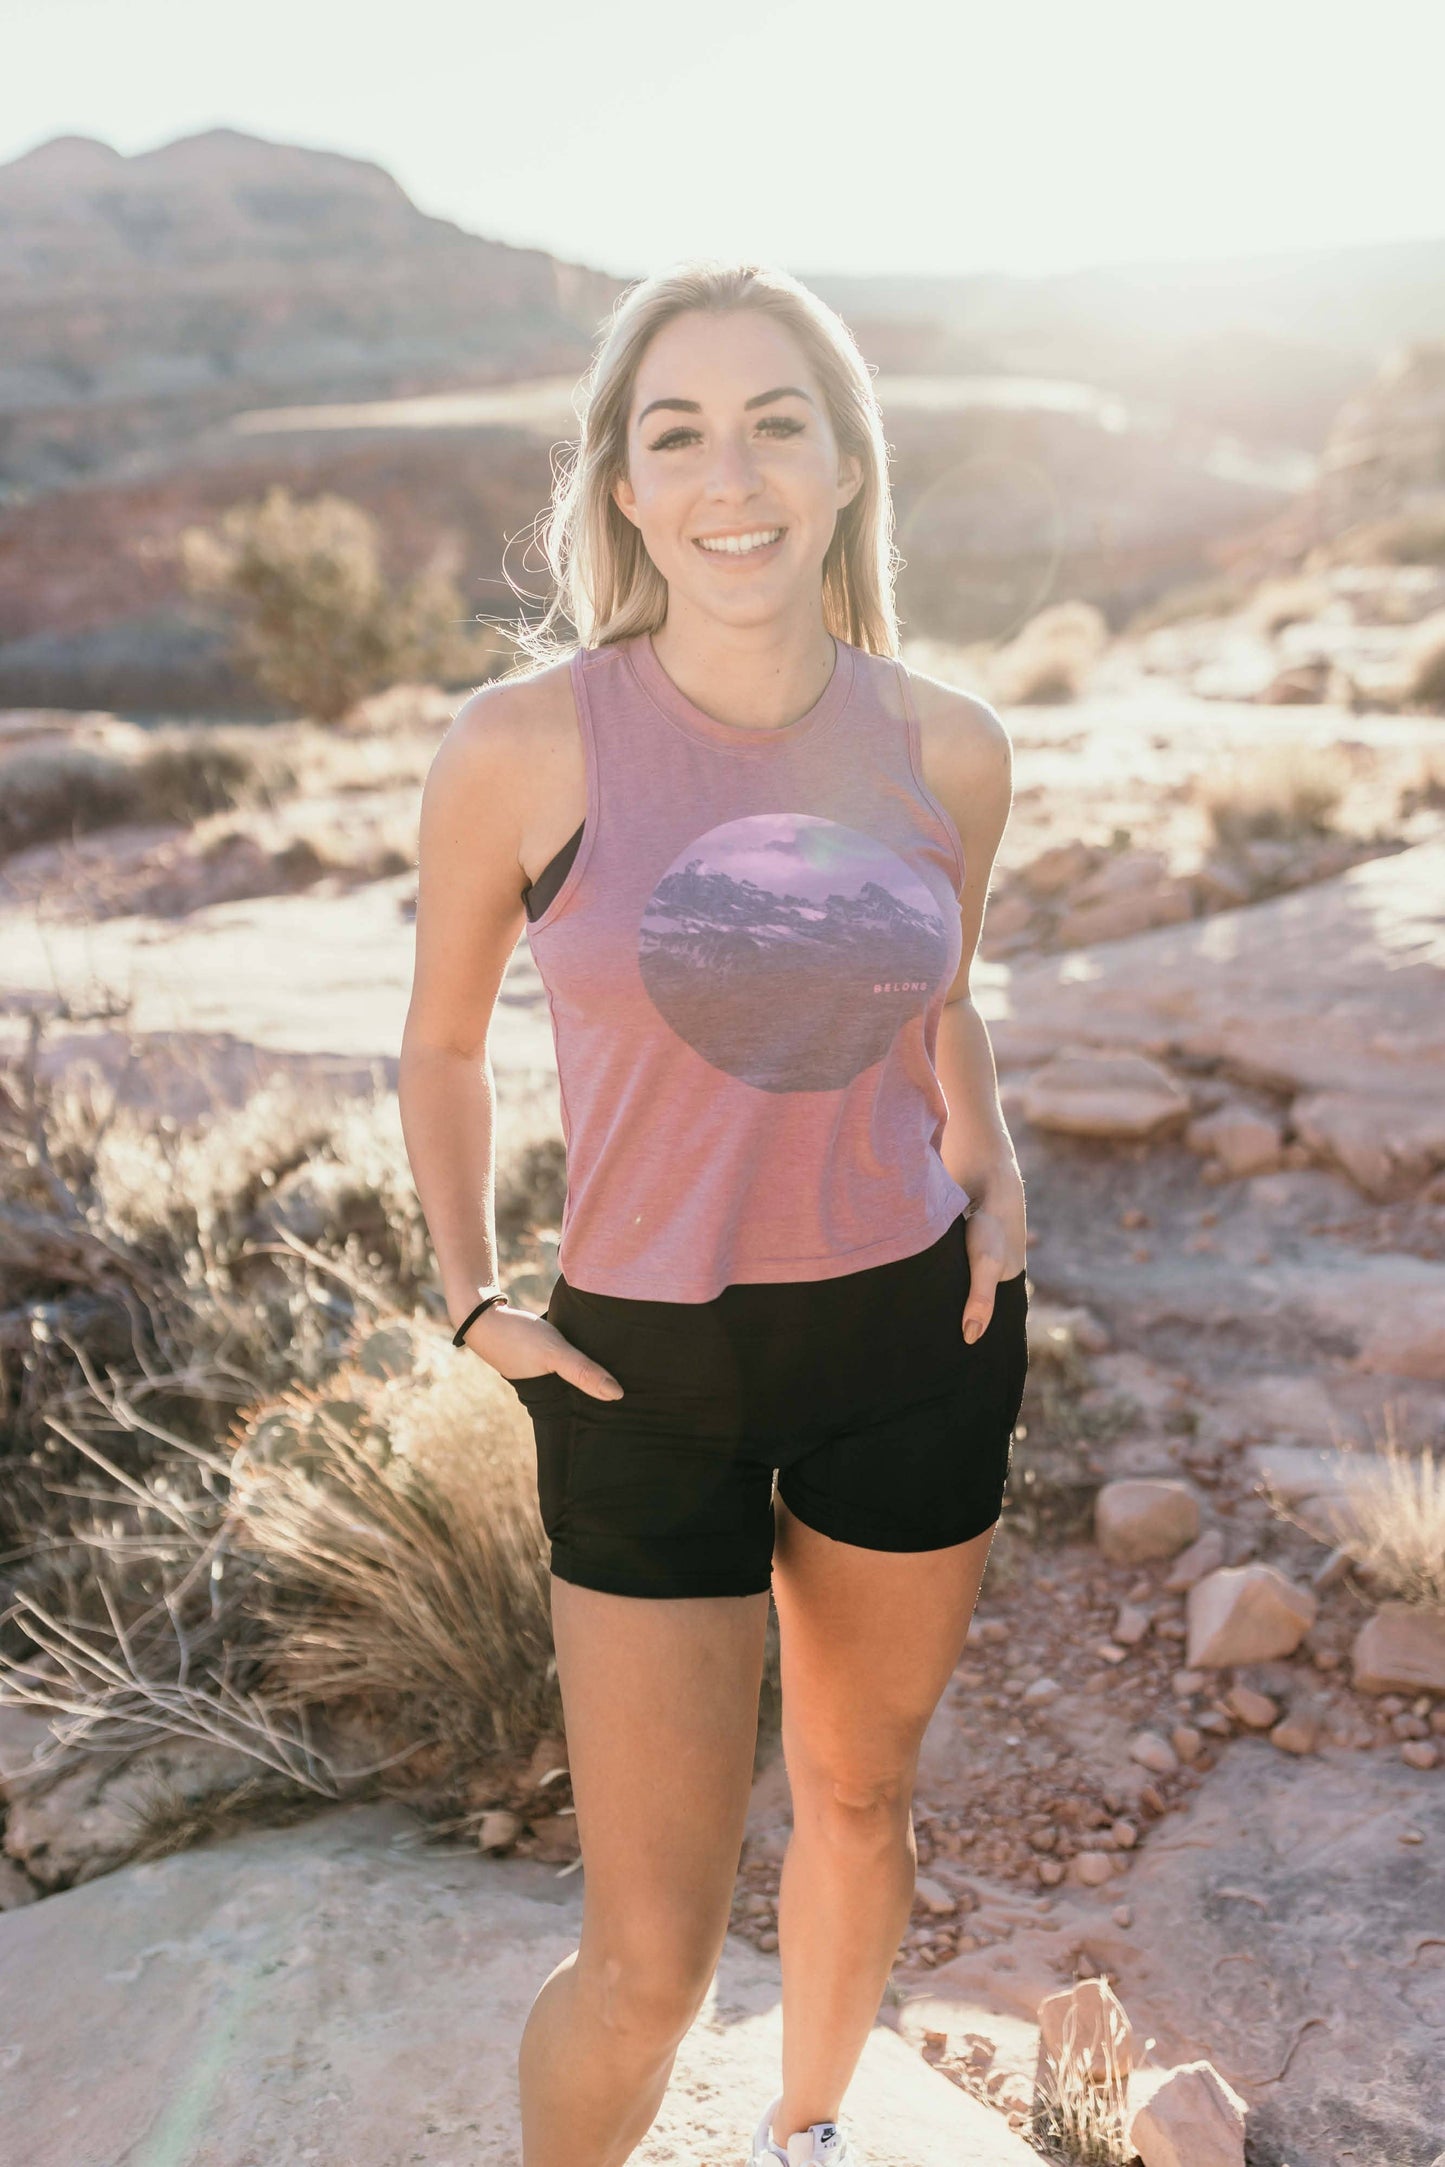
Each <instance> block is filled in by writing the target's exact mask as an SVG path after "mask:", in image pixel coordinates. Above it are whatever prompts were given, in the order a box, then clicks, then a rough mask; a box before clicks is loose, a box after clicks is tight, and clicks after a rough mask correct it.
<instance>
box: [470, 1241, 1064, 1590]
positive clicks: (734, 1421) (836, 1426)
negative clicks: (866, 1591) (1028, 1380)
mask: <svg viewBox="0 0 1445 2167" xmlns="http://www.w3.org/2000/svg"><path fill="white" fill-rule="evenodd" d="M969 1280H970V1272H969V1261H968V1250H967V1246H966V1242H965V1234H964V1218H963V1215H962V1214H961V1213H960V1215H959V1217H958V1218H957V1219H955V1220H954V1222H953V1224H952V1225H951V1226H950V1227H949V1229H948V1231H947V1233H946V1234H943V1235H941V1236H940V1238H939V1239H938V1240H937V1241H936V1242H934V1243H932V1245H931V1246H930V1247H929V1248H927V1249H924V1250H921V1251H919V1252H918V1254H916V1255H914V1256H911V1257H903V1258H900V1259H898V1260H896V1261H895V1262H893V1263H889V1264H874V1265H870V1266H868V1267H867V1268H866V1269H865V1270H863V1271H858V1272H848V1273H845V1274H843V1275H842V1276H841V1277H839V1278H834V1279H809V1280H788V1281H784V1282H781V1283H764V1282H760V1281H756V1282H755V1281H748V1282H736V1283H734V1284H733V1285H731V1286H727V1287H724V1289H723V1290H722V1292H721V1293H720V1294H718V1295H715V1296H714V1297H713V1299H712V1300H711V1301H709V1302H659V1301H634V1300H629V1299H625V1298H623V1297H620V1296H616V1295H608V1294H589V1293H586V1292H584V1291H583V1290H582V1289H580V1288H577V1287H572V1286H569V1285H568V1284H567V1282H566V1280H565V1278H559V1279H558V1281H557V1283H556V1286H555V1287H554V1289H553V1292H552V1297H551V1300H550V1302H549V1303H548V1305H547V1316H548V1318H549V1320H550V1321H551V1322H552V1323H553V1324H555V1325H556V1327H557V1329H558V1331H559V1332H561V1333H562V1335H563V1337H564V1338H565V1339H568V1340H570V1341H571V1342H572V1344H573V1345H574V1346H576V1347H580V1348H581V1349H582V1350H583V1352H584V1353H586V1354H588V1355H590V1356H592V1357H593V1359H594V1360H595V1361H598V1362H601V1363H602V1364H603V1365H604V1366H605V1367H606V1368H607V1369H608V1370H610V1371H611V1373H612V1375H613V1376H614V1377H616V1379H617V1381H618V1383H619V1384H620V1385H621V1386H622V1388H623V1397H622V1398H621V1399H620V1400H600V1399H596V1398H594V1397H593V1396H592V1394H591V1393H588V1392H583V1391H582V1390H581V1389H580V1388H579V1387H578V1386H576V1385H573V1384H569V1383H567V1381H566V1380H565V1379H564V1378H561V1377H559V1376H557V1375H556V1373H555V1372H548V1373H547V1374H545V1375H543V1376H541V1377H517V1378H513V1379H511V1380H509V1381H510V1382H511V1384H512V1386H513V1388H514V1390H515V1391H516V1393H517V1396H518V1398H519V1399H521V1401H522V1402H523V1404H524V1405H525V1407H526V1408H527V1410H528V1412H529V1414H530V1415H531V1417H532V1424H533V1428H534V1430H535V1432H536V1439H537V1488H538V1495H539V1499H540V1503H541V1508H542V1522H543V1526H544V1527H545V1529H546V1532H547V1535H548V1537H549V1539H550V1542H551V1546H552V1570H553V1572H554V1573H555V1574H556V1575H557V1576H558V1577H559V1578H560V1579H563V1580H570V1581H575V1582H576V1583H577V1584H578V1585H580V1586H582V1587H587V1588H601V1589H603V1590H604V1591H606V1592H608V1593H611V1594H617V1595H650V1596H667V1595H754V1594H761V1593H763V1592H764V1591H765V1590H766V1589H767V1588H768V1586H769V1585H770V1582H771V1578H772V1555H773V1485H774V1475H775V1474H776V1477H777V1491H778V1494H779V1495H780V1496H781V1498H782V1499H783V1502H784V1504H785V1505H786V1506H787V1507H788V1510H789V1511H790V1512H793V1513H796V1514H797V1516H798V1518H799V1519H800V1520H804V1521H806V1522H807V1524H808V1526H809V1527H812V1528H816V1529H818V1530H819V1532H820V1533H822V1534H824V1535H831V1536H833V1537H835V1538H836V1539H837V1540H838V1541H840V1542H846V1543H856V1544H859V1545H861V1546H862V1547H863V1548H864V1549H867V1550H895V1551H899V1550H936V1549H941V1548H943V1547H944V1546H946V1545H948V1544H951V1543H960V1542H967V1541H969V1540H970V1539H971V1538H972V1537H973V1536H975V1535H981V1534H982V1533H983V1532H984V1530H985V1529H987V1528H990V1527H992V1526H993V1524H994V1522H995V1521H996V1520H997V1518H998V1516H999V1511H1000V1508H1001V1505H1002V1502H1003V1491H1004V1482H1005V1479H1006V1477H1007V1474H1008V1466H1009V1453H1010V1445H1011V1439H1012V1433H1013V1427H1014V1423H1015V1422H1016V1420H1017V1419H1018V1412H1019V1406H1020V1403H1021V1401H1022V1399H1023V1389H1024V1376H1025V1372H1026V1370H1027V1368H1028V1332H1027V1311H1028V1294H1027V1291H1026V1285H1025V1275H1024V1273H1023V1272H1019V1273H1018V1274H1017V1275H1016V1276H1015V1277H1014V1278H1012V1279H1004V1280H1000V1282H999V1285H998V1291H997V1294H996V1296H995V1300H994V1310H993V1315H992V1317H991V1318H990V1320H989V1324H988V1328H987V1330H986V1331H985V1332H984V1333H983V1335H982V1337H981V1338H979V1339H976V1340H975V1341H974V1343H973V1344H972V1346H969V1345H967V1344H966V1343H965V1341H964V1337H963V1332H962V1317H963V1307H964V1303H965V1302H966V1301H967V1299H968V1290H969Z"/></svg>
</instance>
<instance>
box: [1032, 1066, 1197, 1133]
mask: <svg viewBox="0 0 1445 2167" xmlns="http://www.w3.org/2000/svg"><path fill="white" fill-rule="evenodd" d="M1023 1106H1024V1112H1025V1113H1026V1114H1027V1116H1028V1118H1029V1120H1030V1121H1032V1122H1033V1123H1034V1124H1035V1126H1036V1127H1038V1128H1041V1129H1058V1130H1060V1131H1062V1132H1063V1133H1064V1134H1066V1135H1069V1136H1099V1137H1129V1138H1135V1137H1146V1136H1158V1135H1162V1134H1164V1133H1165V1132H1166V1131H1167V1130H1169V1129H1177V1128H1181V1127H1182V1126H1183V1125H1184V1123H1185V1121H1187V1119H1188V1117H1189V1096H1188V1093H1187V1092H1186V1091H1184V1089H1183V1088H1182V1087H1181V1085H1179V1084H1178V1083H1177V1082H1176V1081H1175V1079H1174V1078H1173V1077H1172V1076H1171V1075H1170V1074H1169V1071H1168V1070H1167V1069H1165V1068H1162V1067H1161V1066H1160V1065H1159V1063H1158V1062H1157V1061H1150V1060H1147V1059H1146V1058H1145V1057H1144V1055H1142V1054H1136V1053H1105V1052H1100V1051H1099V1050H1098V1049H1096V1048H1093V1047H1083V1048H1079V1049H1076V1050H1074V1051H1072V1052H1064V1053H1059V1054H1056V1055H1055V1056H1054V1058H1053V1059H1052V1060H1051V1061H1047V1062H1045V1063H1044V1065H1043V1066H1042V1067H1041V1068H1039V1069H1036V1070H1035V1071H1034V1073H1033V1075H1031V1076H1030V1077H1029V1079H1028V1081H1027V1083H1026V1084H1025V1086H1024V1091H1023Z"/></svg>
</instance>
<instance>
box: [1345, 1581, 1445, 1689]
mask: <svg viewBox="0 0 1445 2167" xmlns="http://www.w3.org/2000/svg"><path fill="white" fill-rule="evenodd" d="M1351 1660H1352V1663H1353V1666H1354V1681H1355V1685H1356V1687H1357V1688H1358V1690H1359V1691H1360V1692H1361V1693H1390V1692H1404V1693H1419V1692H1421V1691H1423V1692H1426V1693H1445V1610H1426V1609H1424V1608H1423V1607H1417V1606H1416V1605H1415V1604H1413V1603H1382V1604H1381V1605H1380V1608H1379V1609H1378V1610H1377V1611H1376V1612H1375V1615H1374V1616H1373V1617H1372V1618H1367V1619H1366V1621H1365V1623H1364V1624H1363V1625H1362V1626H1361V1627H1360V1630H1359V1632H1358V1633H1357V1634H1356V1636H1355V1645H1354V1649H1353V1652H1352V1657H1351Z"/></svg>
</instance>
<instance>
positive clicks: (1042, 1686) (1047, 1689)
mask: <svg viewBox="0 0 1445 2167" xmlns="http://www.w3.org/2000/svg"><path fill="white" fill-rule="evenodd" d="M1062 1691H1063V1687H1062V1686H1061V1685H1060V1684H1059V1682H1058V1680H1057V1678H1035V1680H1034V1682H1033V1684H1032V1685H1028V1686H1025V1687H1024V1690H1023V1694H1022V1696H1021V1698H1022V1700H1023V1705H1024V1706H1025V1708H1046V1707H1047V1706H1048V1704H1049V1702H1050V1701H1051V1700H1057V1699H1058V1697H1059V1695H1060V1693H1062Z"/></svg>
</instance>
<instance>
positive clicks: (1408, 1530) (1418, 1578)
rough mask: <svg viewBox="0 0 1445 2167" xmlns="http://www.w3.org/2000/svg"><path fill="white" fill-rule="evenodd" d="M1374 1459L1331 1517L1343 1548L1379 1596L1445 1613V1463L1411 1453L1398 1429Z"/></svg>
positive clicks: (1336, 1504)
mask: <svg viewBox="0 0 1445 2167" xmlns="http://www.w3.org/2000/svg"><path fill="white" fill-rule="evenodd" d="M1372 1457H1373V1458H1374V1459H1375V1461H1376V1463H1377V1464H1376V1465H1375V1466H1374V1467H1372V1468H1361V1469H1359V1470H1358V1471H1357V1472H1356V1473H1355V1475H1354V1476H1353V1478H1352V1479H1351V1480H1350V1481H1349V1483H1348V1485H1347V1488H1346V1491H1345V1494H1344V1496H1343V1497H1342V1498H1341V1499H1339V1500H1338V1501H1336V1502H1333V1503H1331V1505H1330V1506H1329V1507H1328V1509H1327V1512H1326V1518H1327V1520H1328V1522H1329V1524H1330V1526H1331V1528H1332V1529H1333V1532H1334V1538H1335V1541H1336V1543H1337V1544H1338V1546H1339V1547H1340V1549H1341V1550H1343V1551H1345V1552H1346V1553H1347V1555H1348V1556H1349V1557H1350V1558H1351V1559H1352V1560H1353V1562H1354V1565H1355V1569H1356V1571H1357V1572H1358V1573H1359V1574H1360V1576H1361V1578H1362V1579H1363V1580H1365V1581H1366V1582H1367V1583H1368V1585H1369V1587H1370V1588H1371V1590H1372V1591H1373V1592H1375V1593H1378V1594H1379V1595H1380V1596H1382V1597H1393V1598H1395V1600H1397V1601H1399V1602H1404V1603H1419V1604H1421V1605H1422V1606H1425V1607H1427V1608H1434V1607H1440V1608H1445V1458H1442V1457H1439V1456H1437V1455H1436V1454H1435V1453H1433V1452H1410V1451H1407V1450H1405V1449H1404V1448H1403V1447H1402V1446H1401V1444H1400V1442H1399V1440H1398V1438H1397V1437H1396V1436H1395V1434H1394V1430H1393V1425H1391V1427H1390V1430H1389V1434H1387V1436H1386V1438H1385V1440H1384V1442H1383V1443H1382V1445H1381V1446H1380V1448H1379V1451H1378V1452H1377V1453H1376V1454H1374V1455H1372ZM1348 1464H1349V1462H1348V1456H1346V1458H1345V1465H1346V1467H1347V1468H1348Z"/></svg>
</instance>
